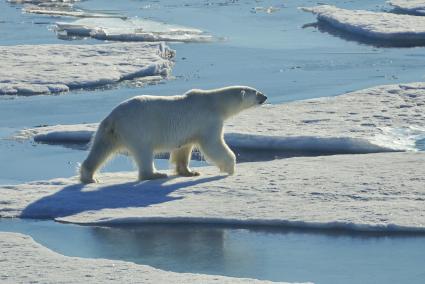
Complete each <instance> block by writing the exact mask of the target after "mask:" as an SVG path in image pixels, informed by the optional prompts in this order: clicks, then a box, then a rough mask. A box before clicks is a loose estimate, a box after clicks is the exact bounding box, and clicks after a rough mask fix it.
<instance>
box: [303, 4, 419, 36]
mask: <svg viewBox="0 0 425 284" xmlns="http://www.w3.org/2000/svg"><path fill="white" fill-rule="evenodd" d="M301 9H302V10H304V11H307V12H311V13H313V14H316V15H317V19H318V20H319V21H323V22H325V23H327V24H329V25H332V26H333V27H335V28H338V29H340V30H344V31H346V32H349V33H354V34H358V35H361V36H366V37H369V38H373V39H378V40H390V41H394V40H397V41H423V40H425V18H423V17H420V16H411V15H400V14H394V13H384V12H370V11H364V10H347V9H341V8H337V7H335V6H330V5H321V6H316V7H303V8H301Z"/></svg>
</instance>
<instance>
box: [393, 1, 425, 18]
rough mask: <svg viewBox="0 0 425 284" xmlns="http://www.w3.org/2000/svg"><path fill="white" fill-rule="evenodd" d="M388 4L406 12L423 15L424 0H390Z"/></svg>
mask: <svg viewBox="0 0 425 284" xmlns="http://www.w3.org/2000/svg"><path fill="white" fill-rule="evenodd" d="M388 4H390V5H391V6H393V7H394V8H396V9H398V10H400V11H403V12H406V13H412V14H418V15H425V1H424V0H391V1H388Z"/></svg>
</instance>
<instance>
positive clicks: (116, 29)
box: [56, 18, 213, 42]
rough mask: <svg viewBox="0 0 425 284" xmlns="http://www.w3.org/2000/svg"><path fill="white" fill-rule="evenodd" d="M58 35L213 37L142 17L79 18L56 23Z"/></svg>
mask: <svg viewBox="0 0 425 284" xmlns="http://www.w3.org/2000/svg"><path fill="white" fill-rule="evenodd" d="M56 30H57V32H58V35H59V36H60V37H63V36H64V35H65V36H68V37H71V36H81V37H93V38H96V39H100V40H114V41H180V42H204V41H211V40H212V39H213V38H212V36H210V35H207V34H205V33H204V32H203V31H201V30H199V29H194V28H188V27H183V26H178V25H170V24H165V23H160V22H155V21H151V20H142V19H135V18H133V19H107V18H95V19H80V20H77V21H74V22H71V23H64V22H58V23H56Z"/></svg>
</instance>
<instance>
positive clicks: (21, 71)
mask: <svg viewBox="0 0 425 284" xmlns="http://www.w3.org/2000/svg"><path fill="white" fill-rule="evenodd" d="M173 56H174V51H173V50H171V49H169V48H168V47H167V46H166V45H164V44H162V43H139V44H134V43H114V44H101V45H61V44H56V45H22V46H0V62H1V64H2V68H0V95H5V94H6V95H15V94H17V95H34V94H51V93H58V92H65V91H68V90H69V89H76V88H92V87H98V86H102V85H106V84H113V83H117V82H119V81H122V80H128V79H133V78H137V77H147V78H150V79H151V80H155V81H156V80H158V77H157V76H162V77H164V78H166V77H167V76H168V74H169V73H170V71H171V68H172V66H173V63H172V61H171V59H172V57H173Z"/></svg>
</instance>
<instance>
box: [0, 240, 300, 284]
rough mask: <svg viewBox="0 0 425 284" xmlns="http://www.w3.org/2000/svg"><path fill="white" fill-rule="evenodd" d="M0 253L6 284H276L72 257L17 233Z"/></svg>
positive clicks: (3, 244) (0, 246)
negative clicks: (30, 283)
mask: <svg viewBox="0 0 425 284" xmlns="http://www.w3.org/2000/svg"><path fill="white" fill-rule="evenodd" d="M0 254H1V256H2V261H1V262H0V269H1V271H2V275H3V278H4V279H3V280H5V281H6V282H3V283H23V282H31V281H32V280H33V281H37V282H41V283H75V284H83V283H89V282H96V283H170V282H176V283H208V284H209V283H235V284H239V283H252V284H261V283H272V282H270V281H261V280H255V279H247V278H234V277H226V276H219V275H205V274H196V273H176V272H171V271H165V270H161V269H157V268H153V267H151V266H148V265H140V264H135V263H132V262H126V261H121V260H108V259H87V258H79V257H68V256H63V255H61V254H58V253H56V252H54V251H52V250H49V249H47V248H45V247H43V246H42V245H40V244H38V243H36V242H35V241H34V240H33V239H32V238H31V237H29V236H26V235H22V234H17V233H5V232H1V233H0ZM22 267H25V269H22ZM35 279H36V280H35ZM118 279H119V280H118ZM279 283H282V284H285V283H283V282H279ZM286 284H289V283H286ZM306 284H307V283H306Z"/></svg>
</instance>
